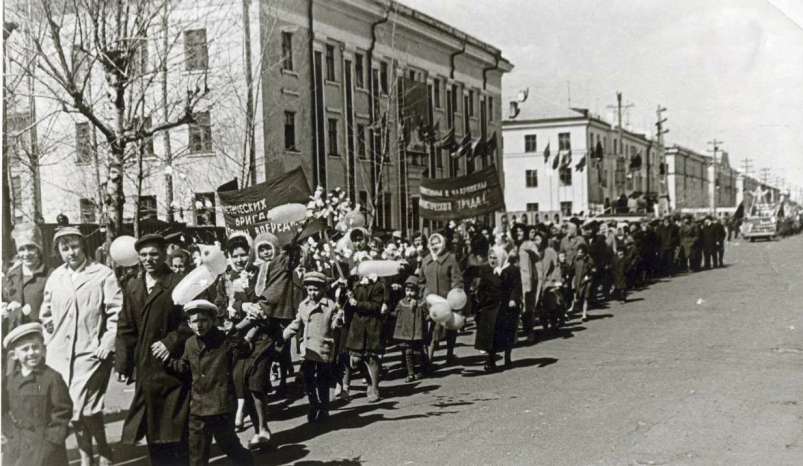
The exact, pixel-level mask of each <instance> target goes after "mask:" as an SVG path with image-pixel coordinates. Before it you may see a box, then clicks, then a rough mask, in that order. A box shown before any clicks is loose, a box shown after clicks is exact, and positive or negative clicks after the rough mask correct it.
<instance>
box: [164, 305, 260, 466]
mask: <svg viewBox="0 0 803 466" xmlns="http://www.w3.org/2000/svg"><path fill="white" fill-rule="evenodd" d="M184 312H185V313H186V314H187V317H188V319H189V326H190V328H191V329H192V331H193V333H195V335H194V336H192V337H190V338H189V339H188V340H187V342H186V343H185V344H184V354H183V356H182V357H181V360H180V361H176V360H169V361H168V364H169V365H170V366H171V367H172V368H174V369H175V370H177V371H179V372H182V373H189V374H190V375H191V376H192V388H191V389H190V422H189V432H190V436H189V449H190V465H193V466H194V465H206V464H209V448H210V447H211V445H212V437H213V436H214V437H215V440H216V441H217V444H218V446H219V447H220V449H221V450H222V451H223V453H225V454H226V455H228V456H229V458H231V459H232V460H233V461H234V462H235V464H238V465H252V464H254V459H253V458H252V457H251V453H250V452H249V451H248V450H246V449H245V447H243V446H242V444H241V443H240V439H239V438H238V437H237V434H236V433H235V429H234V415H235V412H236V411H237V396H236V394H235V390H234V380H233V378H232V371H233V370H234V364H235V359H236V358H238V357H239V356H240V354H243V353H248V351H249V349H250V348H249V346H248V343H246V342H245V341H244V340H242V339H235V338H232V337H227V336H226V334H225V333H224V332H223V331H222V330H220V329H219V328H217V326H216V325H215V319H216V317H217V315H218V308H217V306H215V305H214V304H212V303H210V302H209V301H205V300H203V299H198V300H195V301H190V302H189V303H187V304H185V305H184Z"/></svg>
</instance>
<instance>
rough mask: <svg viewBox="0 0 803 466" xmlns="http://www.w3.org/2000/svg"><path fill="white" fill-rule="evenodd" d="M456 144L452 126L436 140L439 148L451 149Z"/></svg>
mask: <svg viewBox="0 0 803 466" xmlns="http://www.w3.org/2000/svg"><path fill="white" fill-rule="evenodd" d="M456 145H457V141H455V139H454V128H451V129H449V131H447V132H446V134H445V135H444V136H443V137H442V138H441V139H440V141H438V148H439V149H449V150H450V151H451V150H452V149H454V147H455V146H456Z"/></svg>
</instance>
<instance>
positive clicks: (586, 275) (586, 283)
mask: <svg viewBox="0 0 803 466" xmlns="http://www.w3.org/2000/svg"><path fill="white" fill-rule="evenodd" d="M596 273H597V269H596V265H595V264H594V259H592V258H591V256H589V255H588V247H587V246H586V245H585V244H581V245H580V246H578V248H577V256H576V257H575V259H574V296H575V303H576V304H577V305H579V306H581V307H582V308H583V321H586V320H588V301H589V300H590V299H591V281H592V280H593V278H594V275H595V274H596Z"/></svg>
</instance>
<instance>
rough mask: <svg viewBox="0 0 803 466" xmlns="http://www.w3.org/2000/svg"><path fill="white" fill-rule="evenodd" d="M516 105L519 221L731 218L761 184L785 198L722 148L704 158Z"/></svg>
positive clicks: (513, 185)
mask: <svg viewBox="0 0 803 466" xmlns="http://www.w3.org/2000/svg"><path fill="white" fill-rule="evenodd" d="M510 104H511V106H510V112H509V113H508V114H507V115H506V117H505V120H504V121H503V123H502V128H503V130H502V134H503V138H504V146H505V154H504V173H505V180H504V184H505V203H506V205H507V211H508V214H510V215H515V216H516V217H517V219H521V218H522V217H524V218H526V219H527V220H526V221H528V222H538V221H542V222H544V221H554V220H555V219H559V218H564V217H567V216H570V215H580V216H583V215H596V214H602V213H616V212H647V211H651V212H655V213H657V214H659V215H660V214H662V213H669V212H679V213H690V214H698V215H699V214H704V213H705V214H710V213H714V214H716V215H718V216H725V215H730V214H733V213H734V212H735V210H736V209H737V207H738V205H739V204H740V203H741V202H742V201H743V200H744V199H745V196H749V194H747V193H752V192H755V191H756V188H757V187H760V188H761V189H762V190H763V191H765V192H767V193H768V194H767V196H768V197H769V198H770V199H775V200H777V199H779V195H780V193H781V191H780V190H779V189H778V188H777V187H774V186H770V185H769V184H767V183H762V182H760V181H758V180H757V179H755V178H754V177H751V176H748V175H747V174H745V173H741V172H739V171H738V170H736V169H735V168H734V167H733V166H732V165H731V162H730V158H729V154H728V153H727V152H725V151H722V150H720V149H719V148H715V149H716V152H715V153H714V152H713V151H712V152H706V153H702V152H700V151H695V150H692V149H689V148H686V147H683V146H680V145H673V144H666V143H664V142H663V141H662V140H659V139H658V138H657V137H655V136H654V134H653V135H651V134H645V133H639V132H635V131H632V130H630V129H625V128H620V127H619V126H618V125H613V124H610V123H608V122H607V121H605V120H604V119H603V118H602V117H600V116H598V115H594V114H592V113H591V112H590V111H589V110H587V109H582V108H567V107H564V106H562V105H559V104H556V103H553V102H551V101H548V100H545V99H543V98H540V97H537V96H535V97H533V96H528V97H526V98H523V99H520V100H515V101H512V102H511V103H510ZM656 133H657V131H656Z"/></svg>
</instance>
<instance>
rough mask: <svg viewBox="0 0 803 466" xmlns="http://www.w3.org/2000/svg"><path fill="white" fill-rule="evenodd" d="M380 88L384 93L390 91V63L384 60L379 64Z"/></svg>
mask: <svg viewBox="0 0 803 466" xmlns="http://www.w3.org/2000/svg"><path fill="white" fill-rule="evenodd" d="M379 88H380V89H381V90H382V93H383V94H387V93H388V63H387V62H384V61H383V62H382V63H381V64H380V65H379Z"/></svg>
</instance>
